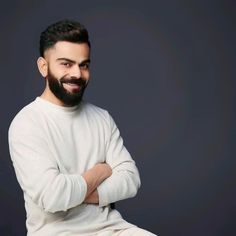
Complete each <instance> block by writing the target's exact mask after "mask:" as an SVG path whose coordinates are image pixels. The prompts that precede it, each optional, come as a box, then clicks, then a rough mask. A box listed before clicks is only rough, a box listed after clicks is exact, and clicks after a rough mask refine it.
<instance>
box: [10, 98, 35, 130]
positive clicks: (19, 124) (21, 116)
mask: <svg viewBox="0 0 236 236" xmlns="http://www.w3.org/2000/svg"><path fill="white" fill-rule="evenodd" d="M38 117H39V111H38V109H37V106H36V105H35V101H33V102H31V103H29V104H28V105H26V106H25V107H23V108H22V109H21V110H20V111H19V112H18V113H17V114H16V116H15V117H14V118H13V120H12V121H11V124H10V127H9V133H12V132H13V131H15V130H21V131H22V132H23V131H26V130H28V129H31V128H32V124H35V123H37V120H38Z"/></svg>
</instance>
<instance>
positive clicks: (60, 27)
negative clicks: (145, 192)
mask: <svg viewBox="0 0 236 236" xmlns="http://www.w3.org/2000/svg"><path fill="white" fill-rule="evenodd" d="M37 64H38V69H39V71H40V73H41V74H42V76H43V77H44V78H45V80H46V86H45V90H44V92H43V93H42V95H41V96H40V97H37V98H36V99H35V100H34V101H33V102H32V103H30V104H29V105H27V106H26V107H24V108H23V109H22V110H21V111H20V112H19V113H18V114H17V115H16V117H15V118H14V120H13V121H12V123H11V126H10V128H9V147H10V154H11V159H12V161H13V165H14V168H15V172H16V176H17V179H18V182H19V184H20V186H21V188H22V190H23V193H24V199H25V208H26V213H27V220H26V226H27V230H28V236H31V235H33V236H75V235H104V236H105V235H125V236H128V235H137V236H138V235H153V234H152V233H149V232H147V231H145V230H142V229H140V228H138V227H137V226H135V225H133V224H130V223H128V222H126V221H125V220H124V219H123V218H122V217H121V215H120V214H119V212H118V211H117V210H115V209H112V207H111V204H112V203H114V202H116V201H119V200H122V199H126V198H130V197H133V196H135V195H136V193H137V190H138V188H139V187H140V179H139V174H138V170H137V168H136V166H135V162H134V161H133V160H132V158H131V156H130V154H129V153H128V151H127V150H126V148H125V147H124V146H123V141H122V138H121V137H120V133H119V130H118V129H117V127H116V124H115V122H114V121H113V119H112V118H111V116H110V115H109V114H108V112H107V111H105V110H103V109H101V108H99V107H97V106H94V105H92V104H90V103H87V102H84V101H83V100H82V97H83V93H84V91H85V89H86V87H87V85H88V82H89V76H90V72H89V64H90V42H89V37H88V32H87V30H86V29H85V28H84V26H82V25H81V24H80V23H78V22H75V21H69V20H64V21H60V22H57V23H55V24H53V25H50V26H49V27H48V28H47V29H46V30H45V31H44V32H42V34H41V37H40V57H39V58H38V61H37Z"/></svg>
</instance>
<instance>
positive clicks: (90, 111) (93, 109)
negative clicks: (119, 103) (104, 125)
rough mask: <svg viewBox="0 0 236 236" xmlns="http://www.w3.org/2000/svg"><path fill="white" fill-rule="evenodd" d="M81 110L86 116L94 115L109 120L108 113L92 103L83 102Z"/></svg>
mask: <svg viewBox="0 0 236 236" xmlns="http://www.w3.org/2000/svg"><path fill="white" fill-rule="evenodd" d="M83 110H84V112H85V113H86V114H87V115H88V116H92V117H96V118H97V119H102V120H105V121H106V122H109V120H110V114H109V112H108V111H107V110H106V109H104V108H101V107H98V106H96V105H94V104H92V103H89V102H83Z"/></svg>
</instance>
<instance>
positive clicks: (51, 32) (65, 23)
mask: <svg viewBox="0 0 236 236" xmlns="http://www.w3.org/2000/svg"><path fill="white" fill-rule="evenodd" d="M59 41H67V42H71V43H87V44H88V46H89V47H90V41H89V35H88V31H87V29H86V28H85V27H84V26H83V25H82V24H80V23H79V22H77V21H74V20H67V19H66V20H62V21H58V22H56V23H54V24H52V25H49V26H48V27H47V29H46V30H45V31H43V32H42V33H41V35H40V43H39V52H40V56H42V57H43V56H44V53H45V51H46V50H47V49H49V48H52V47H53V46H54V45H55V44H56V43H57V42H59Z"/></svg>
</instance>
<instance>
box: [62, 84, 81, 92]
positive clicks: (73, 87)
mask: <svg viewBox="0 0 236 236" xmlns="http://www.w3.org/2000/svg"><path fill="white" fill-rule="evenodd" d="M63 87H64V88H65V89H68V90H73V91H74V90H77V91H78V90H80V89H81V86H80V85H79V84H76V83H63Z"/></svg>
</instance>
